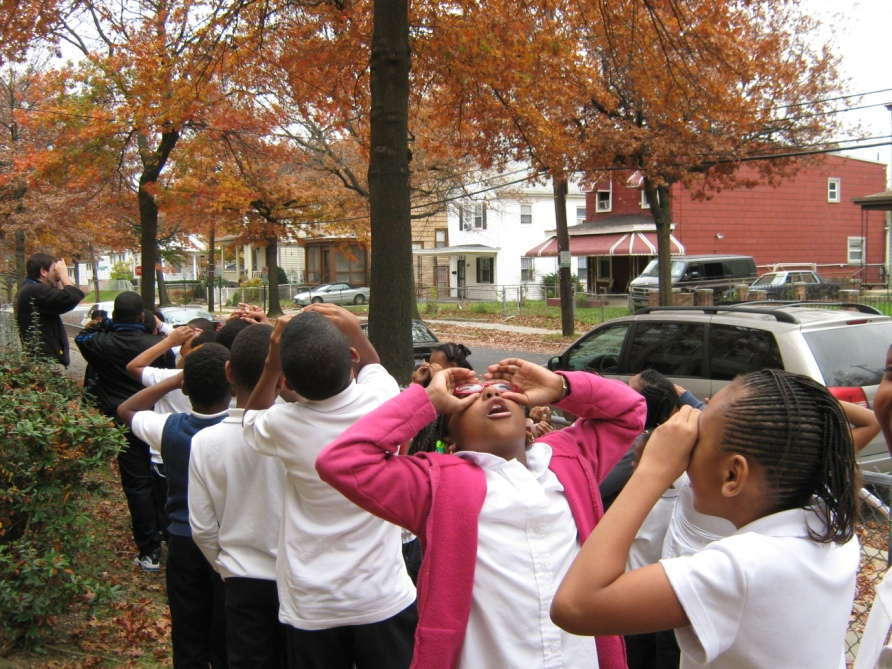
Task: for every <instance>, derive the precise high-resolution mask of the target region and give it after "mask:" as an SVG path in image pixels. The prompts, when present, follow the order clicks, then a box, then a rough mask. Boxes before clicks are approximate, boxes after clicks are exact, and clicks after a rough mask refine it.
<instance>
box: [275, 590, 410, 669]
mask: <svg viewBox="0 0 892 669" xmlns="http://www.w3.org/2000/svg"><path fill="white" fill-rule="evenodd" d="M417 624H418V611H417V609H416V608H415V603H414V602H413V603H412V605H411V606H409V607H407V608H405V609H403V610H402V611H400V612H399V613H397V614H396V615H395V616H393V617H392V618H388V619H387V620H382V621H381V622H377V623H369V624H368V625H348V626H345V627H332V628H331V629H326V630H299V629H295V628H294V627H291V626H286V630H287V631H286V643H287V647H288V667H289V668H290V669H351V667H354V666H355V667H356V669H406V668H407V667H408V666H409V665H410V664H411V662H412V653H413V651H414V650H415V626H416V625H417Z"/></svg>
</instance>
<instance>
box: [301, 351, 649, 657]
mask: <svg viewBox="0 0 892 669" xmlns="http://www.w3.org/2000/svg"><path fill="white" fill-rule="evenodd" d="M489 370H490V371H489V373H488V374H487V375H486V376H487V377H489V379H490V380H489V381H488V382H486V383H480V382H479V381H478V380H477V379H476V377H475V375H474V372H473V371H471V370H467V369H464V368H461V367H456V368H452V369H446V370H442V371H440V372H438V373H437V374H435V375H434V377H433V379H432V380H431V382H430V384H429V385H428V387H427V388H424V387H422V386H421V385H419V384H412V385H411V386H410V387H409V388H408V389H407V390H405V391H403V392H402V393H401V394H400V395H399V396H398V397H396V398H394V399H392V400H390V401H389V402H388V403H387V404H385V405H384V406H382V407H380V408H379V409H377V410H375V411H373V412H371V413H369V414H368V415H367V416H365V417H364V418H362V419H361V420H359V421H358V422H357V423H356V424H355V425H354V426H353V427H351V428H349V429H348V430H346V431H345V432H344V434H342V435H341V437H340V438H339V439H337V440H336V441H335V442H334V443H332V444H331V445H329V446H328V447H327V448H326V449H325V450H324V451H323V452H322V454H321V455H320V456H319V458H318V460H317V461H316V468H317V470H318V471H319V474H320V476H321V477H322V479H323V480H324V481H327V482H329V483H330V484H331V485H332V486H334V487H335V488H337V489H338V490H340V491H341V492H342V493H344V495H346V496H347V497H348V498H349V499H350V500H352V501H353V502H354V503H355V504H357V505H359V506H361V507H362V508H365V509H368V510H369V511H371V512H373V513H375V514H376V515H378V516H381V517H382V518H385V519H387V520H390V521H391V522H393V523H397V524H399V525H401V526H402V527H404V528H406V529H408V530H409V531H410V532H412V533H414V534H415V535H417V536H418V537H419V539H420V541H421V544H422V547H423V551H424V559H423V562H422V565H421V571H420V573H419V576H418V602H419V624H418V629H417V631H416V635H415V656H414V658H413V666H414V667H419V668H423V669H437V668H440V667H442V668H444V669H446V668H452V667H456V666H459V667H467V668H469V669H476V668H478V667H487V668H488V669H489V668H495V669H498V668H501V667H504V668H506V669H507V668H514V667H545V666H548V667H565V668H570V667H572V668H581V667H591V666H594V664H595V662H597V663H598V666H600V667H601V669H612V668H614V667H625V666H626V663H625V653H624V652H623V645H622V640H621V639H618V638H616V637H609V638H603V639H598V640H597V650H596V645H595V642H594V641H593V640H592V639H591V638H584V637H577V636H573V635H570V634H564V633H562V632H561V631H560V630H559V629H558V628H557V627H556V626H555V625H554V624H552V622H551V621H550V620H549V618H548V614H547V611H548V608H549V606H550V604H551V599H552V597H553V595H554V592H555V589H556V587H557V584H558V583H559V582H560V579H561V577H562V576H563V574H564V572H565V571H566V569H567V568H568V567H569V565H570V563H571V561H572V559H573V557H574V556H575V555H576V553H577V552H578V550H579V547H580V545H581V542H582V541H584V540H585V537H586V536H588V534H589V533H590V532H591V530H592V528H593V527H594V526H595V524H596V522H597V521H598V519H599V518H600V516H601V514H602V511H601V500H600V497H599V495H598V482H599V481H600V480H602V479H603V477H604V476H605V475H606V473H607V472H608V471H609V470H610V469H611V468H612V467H613V465H614V464H615V463H616V461H617V460H619V458H620V456H621V455H622V454H623V453H625V452H626V450H628V448H629V445H630V444H631V443H632V440H633V439H634V438H635V437H636V436H637V435H638V433H639V432H641V428H642V427H643V424H644V400H643V399H642V398H641V396H640V395H639V394H638V393H636V392H635V391H633V390H631V389H630V388H629V387H628V386H626V385H625V384H623V383H621V382H619V381H610V380H607V379H603V378H601V377H599V376H595V375H593V374H588V373H585V372H570V373H561V374H560V375H559V374H555V373H554V372H550V371H548V370H547V369H545V368H544V367H540V366H539V365H535V364H533V363H530V362H525V361H522V360H518V359H514V358H512V359H508V360H503V361H502V362H501V363H499V364H498V365H493V366H491V367H490V368H489ZM552 403H557V405H558V406H560V407H561V408H566V409H568V410H569V411H571V412H573V413H574V414H577V415H579V416H580V417H581V418H580V420H578V421H577V422H576V423H575V424H574V425H573V426H571V427H569V428H566V429H564V430H561V431H558V432H551V433H549V434H546V435H544V436H543V437H542V438H541V440H539V441H537V442H534V443H533V444H531V445H530V446H529V447H527V439H526V426H525V417H524V411H523V407H522V406H521V404H524V405H528V406H536V405H545V404H552ZM437 413H441V414H448V415H449V423H448V430H449V436H450V438H451V440H452V443H453V446H454V448H455V451H456V454H455V455H449V454H445V453H437V452H433V453H430V452H422V453H418V454H416V455H414V456H403V455H398V453H399V449H400V444H402V443H404V442H405V441H406V440H407V439H409V438H411V437H412V436H413V435H414V434H415V433H416V432H417V431H418V430H420V429H421V428H422V427H424V426H425V425H427V424H428V423H429V422H431V420H433V418H434V417H435V416H436V415H437Z"/></svg>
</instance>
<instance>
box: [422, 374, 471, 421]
mask: <svg viewBox="0 0 892 669" xmlns="http://www.w3.org/2000/svg"><path fill="white" fill-rule="evenodd" d="M476 380H477V375H476V374H475V373H474V370H472V369H465V368H464V367H450V368H448V369H443V370H441V371H439V372H437V373H436V374H434V375H433V377H431V381H430V383H429V384H428V385H427V394H428V397H430V399H431V404H433V405H434V409H436V410H437V413H442V414H453V413H461V412H462V411H464V410H465V409H466V408H468V407H469V406H470V405H471V404H473V403H474V401H475V400H476V399H477V397H478V396H479V395H480V393H474V394H473V395H468V396H467V397H456V396H455V395H454V394H453V393H454V392H455V389H456V388H458V387H459V386H462V385H465V384H466V383H473V382H474V381H476Z"/></svg>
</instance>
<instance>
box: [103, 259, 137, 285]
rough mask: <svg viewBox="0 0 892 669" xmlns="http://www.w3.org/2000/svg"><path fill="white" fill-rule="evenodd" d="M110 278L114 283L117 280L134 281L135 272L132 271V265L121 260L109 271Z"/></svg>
mask: <svg viewBox="0 0 892 669" xmlns="http://www.w3.org/2000/svg"><path fill="white" fill-rule="evenodd" d="M109 278H111V279H112V280H113V281H114V280H116V279H123V280H126V281H133V272H132V271H131V270H130V265H128V264H127V263H125V262H124V261H123V260H119V261H118V262H116V263H115V264H114V265H112V266H111V269H110V270H109Z"/></svg>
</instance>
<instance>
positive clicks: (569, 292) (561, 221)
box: [551, 176, 576, 337]
mask: <svg viewBox="0 0 892 669" xmlns="http://www.w3.org/2000/svg"><path fill="white" fill-rule="evenodd" d="M551 184H552V187H553V189H554V220H555V224H556V225H557V243H558V258H560V259H561V262H560V263H559V264H558V280H559V281H560V297H561V333H562V334H563V335H564V336H565V337H570V336H572V335H573V330H574V329H575V320H576V319H575V311H576V310H575V307H576V305H575V304H574V299H573V283H572V282H573V275H572V272H571V269H572V268H571V267H570V233H569V232H568V230H567V177H557V176H555V177H552V179H551ZM563 259H566V261H567V262H566V265H565V264H564V262H563Z"/></svg>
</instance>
